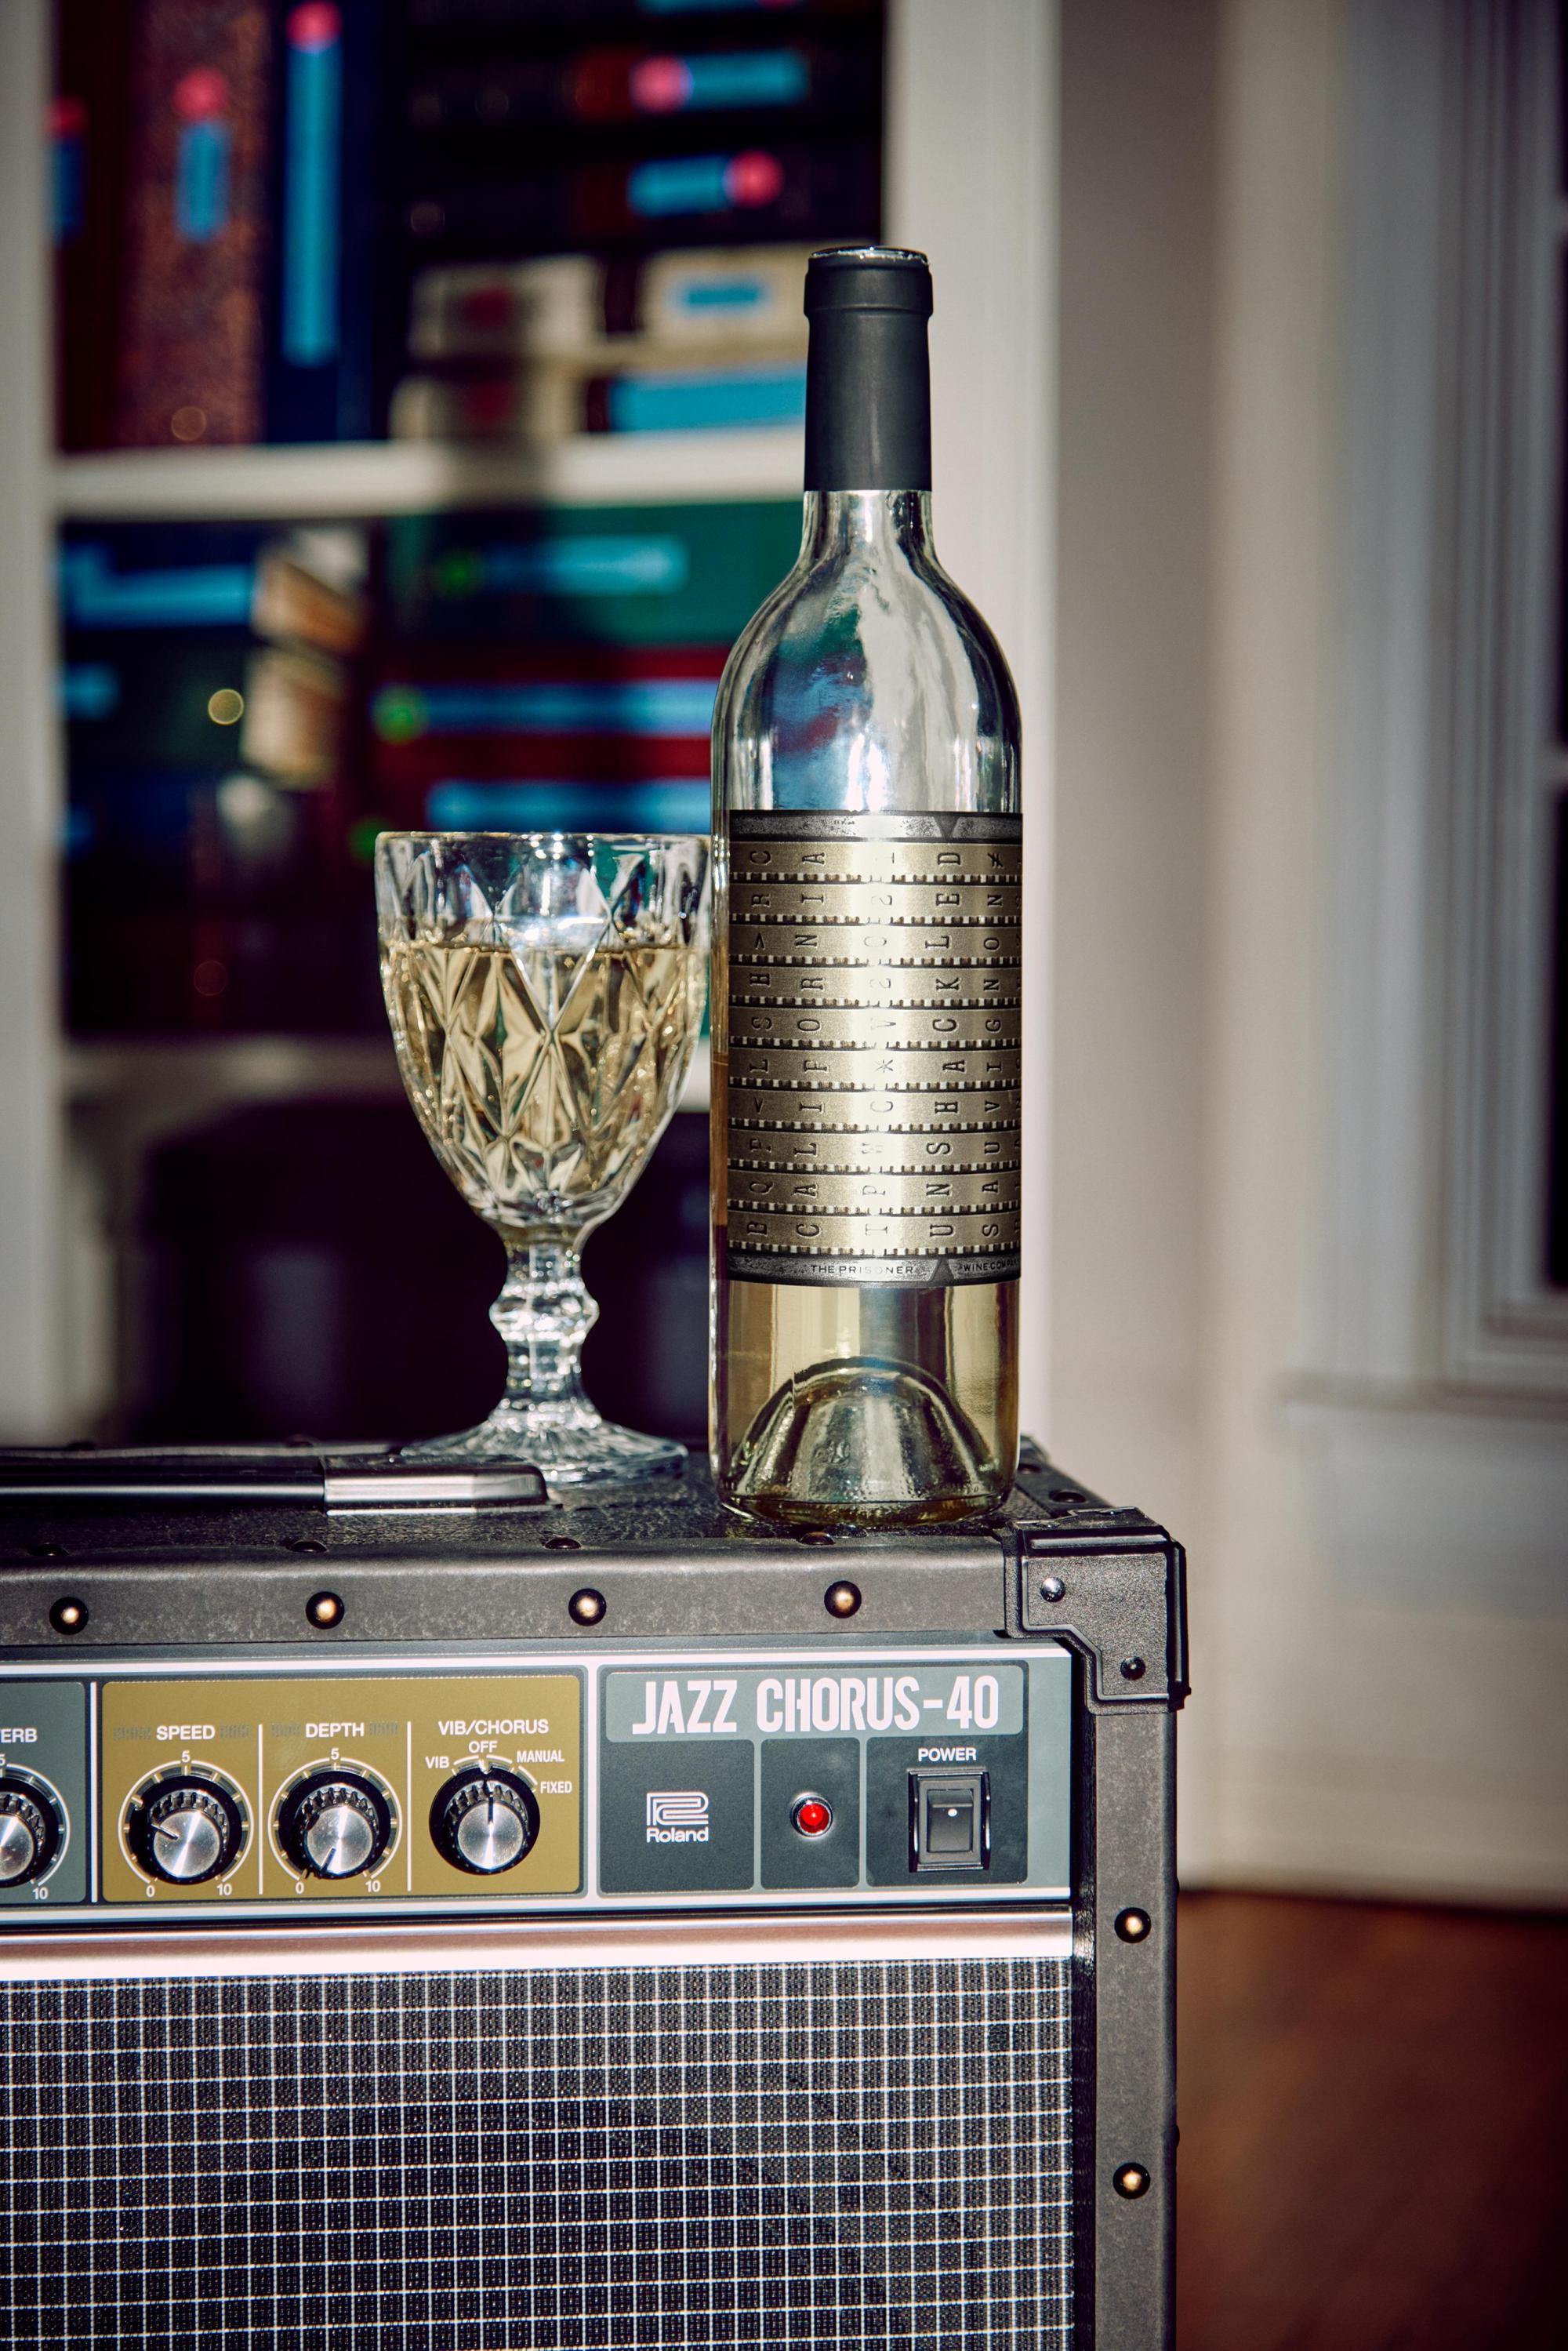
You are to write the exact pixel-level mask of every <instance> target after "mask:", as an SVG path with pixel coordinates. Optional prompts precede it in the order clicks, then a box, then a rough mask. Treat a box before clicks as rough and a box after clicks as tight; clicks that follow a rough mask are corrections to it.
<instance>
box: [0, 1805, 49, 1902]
mask: <svg viewBox="0 0 1568 2351" xmlns="http://www.w3.org/2000/svg"><path fill="white" fill-rule="evenodd" d="M49 1842H50V1839H49V1831H48V1823H47V1821H46V1820H45V1818H44V1815H43V1813H42V1811H41V1810H40V1809H39V1807H38V1805H37V1803H36V1802H34V1800H33V1798H32V1797H31V1796H30V1795H28V1794H26V1793H25V1792H23V1790H22V1789H20V1788H6V1789H4V1790H0V1886H19V1885H22V1884H23V1883H25V1882H26V1879H27V1878H29V1877H32V1876H36V1875H37V1872H38V1871H39V1870H40V1869H41V1868H42V1867H43V1866H44V1863H45V1860H46V1858H47V1850H48V1845H49Z"/></svg>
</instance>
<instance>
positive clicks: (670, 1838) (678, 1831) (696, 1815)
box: [647, 1788, 708, 1844]
mask: <svg viewBox="0 0 1568 2351" xmlns="http://www.w3.org/2000/svg"><path fill="white" fill-rule="evenodd" d="M647 1823H648V1843H649V1844H706V1843H707V1840H708V1816H707V1790H706V1788H650V1790H649V1791H648V1811H647Z"/></svg>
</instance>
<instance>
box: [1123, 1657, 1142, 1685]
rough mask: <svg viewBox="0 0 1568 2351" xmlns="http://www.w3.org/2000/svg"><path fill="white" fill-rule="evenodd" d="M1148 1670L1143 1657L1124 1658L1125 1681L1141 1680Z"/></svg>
mask: <svg viewBox="0 0 1568 2351" xmlns="http://www.w3.org/2000/svg"><path fill="white" fill-rule="evenodd" d="M1147 1672H1148V1667H1147V1666H1145V1663H1144V1661H1143V1659H1142V1657H1124V1658H1123V1660H1122V1679H1123V1680H1124V1682H1141V1681H1142V1680H1143V1678H1144V1676H1145V1674H1146V1673H1147Z"/></svg>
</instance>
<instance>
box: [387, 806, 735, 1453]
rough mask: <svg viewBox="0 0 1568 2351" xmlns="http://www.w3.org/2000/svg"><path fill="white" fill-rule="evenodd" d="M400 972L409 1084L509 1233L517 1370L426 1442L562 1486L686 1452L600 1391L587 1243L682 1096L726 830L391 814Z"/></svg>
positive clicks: (425, 1116)
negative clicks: (529, 829) (678, 831)
mask: <svg viewBox="0 0 1568 2351" xmlns="http://www.w3.org/2000/svg"><path fill="white" fill-rule="evenodd" d="M376 892H377V907H378V916H379V922H380V927H381V940H382V987H383V988H384V991H385V995H386V1002H387V1011H388V1016H389V1018H390V1019H391V1022H392V1036H393V1040H394V1041H395V1043H396V1047H397V1054H398V1062H399V1067H400V1068H401V1070H402V1079H403V1083H404V1085H405V1086H406V1088H407V1090H408V1094H409V1099H410V1101H411V1102H412V1103H413V1108H414V1111H415V1113H416V1114H417V1116H418V1118H419V1122H420V1124H421V1125H422V1126H423V1129H424V1132H425V1134H426V1136H427V1138H428V1140H429V1142H430V1144H431V1146H432V1148H433V1149H434V1152H435V1155H436V1157H437V1158H438V1159H439V1160H440V1162H441V1165H443V1167H444V1169H445V1170H446V1173H447V1174H448V1175H450V1176H451V1178H452V1180H453V1182H454V1183H455V1185H456V1186H457V1188H458V1190H459V1191H460V1192H461V1193H462V1194H463V1196H464V1198H465V1200H466V1201H467V1202H468V1205H469V1206H470V1207H472V1208H473V1209H474V1210H475V1211H476V1214H477V1215H479V1216H481V1217H484V1219H485V1221H486V1223H487V1224H489V1225H492V1226H493V1227H494V1228H495V1229H496V1230H497V1233H499V1235H500V1237H501V1238H502V1240H503V1241H504V1242H505V1243H506V1246H507V1280H506V1283H505V1285H504V1286H503V1288H502V1290H501V1294H500V1296H499V1298H498V1299H497V1301H496V1304H495V1306H494V1307H493V1308H492V1310H491V1319H492V1321H493V1322H495V1324H496V1327H497V1330H498V1331H499V1332H500V1333H501V1336H502V1338H503V1339H504V1340H505V1342H506V1344H507V1386H506V1390H505V1393H504V1394H503V1395H502V1397H501V1400H500V1402H499V1403H498V1404H497V1407H496V1409H495V1411H494V1412H493V1413H492V1414H491V1416H490V1417H489V1419H488V1420H486V1421H485V1422H484V1423H483V1424H482V1425H481V1426H479V1427H477V1428H475V1429H469V1430H467V1431H465V1432H464V1433H463V1434H462V1435H460V1436H456V1437H441V1438H436V1439H434V1440H432V1441H431V1442H429V1443H426V1444H423V1445H419V1446H413V1447H407V1448H405V1458H422V1459H443V1460H448V1459H463V1460H484V1461H497V1460H507V1461H525V1460H526V1461H529V1462H532V1463H533V1464H534V1465H535V1466H536V1467H537V1468H538V1469H540V1470H541V1471H542V1472H543V1474H544V1477H545V1479H546V1482H547V1484H548V1485H549V1486H551V1487H573V1488H575V1487H580V1486H582V1485H586V1484H592V1483H623V1482H625V1481H626V1480H628V1479H635V1478H640V1477H645V1476H649V1475H653V1474H657V1473H659V1472H661V1471H664V1470H668V1469H670V1468H675V1467H677V1466H678V1465H679V1462H680V1461H681V1459H682V1458H683V1455H682V1448H681V1447H679V1446H678V1445H674V1444H673V1443H671V1442H670V1441H669V1440H667V1439H665V1438H662V1437H644V1436H641V1435H639V1434H637V1433H636V1432H634V1431H632V1430H630V1429H622V1428H617V1427H614V1426H611V1425H610V1424H609V1423H607V1422H605V1421H604V1420H602V1419H601V1417H600V1416H599V1414H598V1413H597V1412H596V1411H595V1410H594V1408H593V1406H592V1405H591V1404H590V1402H589V1401H588V1398H587V1396H586V1395H584V1393H583V1390H582V1384H581V1377H580V1354H581V1349H582V1343H583V1340H584V1338H585V1337H586V1336H587V1333H588V1332H589V1330H590V1328H591V1324H592V1322H593V1320H594V1317H595V1315H596V1313H597V1311H598V1309H597V1308H596V1307H595V1305H594V1303H593V1301H592V1300H591V1298H590V1296H589V1294H588V1292H587V1290H586V1289H585V1288H584V1286H583V1281H582V1274H581V1266H580V1251H581V1248H582V1243H583V1241H584V1239H585V1238H586V1237H587V1235H588V1233H589V1232H590V1231H591V1229H592V1228H593V1227H594V1226H595V1225H597V1224H599V1223H601V1222H602V1220H603V1219H604V1218H605V1217H608V1216H609V1215H610V1214H611V1212H612V1210H613V1209H614V1208H615V1207H618V1205H619V1204H620V1202H621V1200H622V1198H623V1196H624V1195H625V1193H626V1192H627V1190H628V1189H629V1188H630V1186H631V1185H632V1181H633V1180H634V1178H635V1177H636V1175H638V1174H639V1172H640V1171H641V1169H642V1168H643V1165H644V1164H645V1162H646V1160H647V1158H648V1155H649V1154H650V1152H651V1151H652V1150H653V1145H654V1144H655V1143H656V1142H657V1141H658V1138H659V1136H660V1135H661V1134H663V1132H664V1127H665V1125H666V1124H667V1123H668V1121H669V1118H670V1115H671V1113H672V1112H673V1111H674V1107H675V1103H676V1102H677V1101H678V1100H679V1096H680V1090H681V1087H682V1084H683V1082H684V1081H685V1074H686V1071H687V1068H688V1066H689V1064H690V1061H691V1056H692V1050H693V1048H694V1046H695V1042H696V1039H697V1035H698V1032H699V1029H700V1028H701V1025H702V1018H703V1012H704V1008H705V1005H706V993H707V967H706V946H707V934H706V912H707V844H706V841H703V840H702V839H700V838H699V837H695V836H663V835H649V836H630V835H620V834H561V833H543V834H507V833H488V834H472V835H461V836H460V835H455V834H446V833H387V834H383V835H382V839H381V841H379V842H378V844H377V851H376Z"/></svg>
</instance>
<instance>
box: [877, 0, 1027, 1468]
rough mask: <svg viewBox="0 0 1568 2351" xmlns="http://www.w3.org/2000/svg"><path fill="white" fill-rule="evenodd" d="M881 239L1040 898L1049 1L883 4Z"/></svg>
mask: <svg viewBox="0 0 1568 2351" xmlns="http://www.w3.org/2000/svg"><path fill="white" fill-rule="evenodd" d="M887 98H888V122H889V133H890V136H889V152H888V159H887V221H886V231H887V235H888V237H889V239H890V241H891V242H892V243H894V244H897V245H910V246H915V247H916V248H917V249H918V250H919V251H921V252H924V253H926V254H928V255H929V256H930V257H931V270H932V279H933V284H934V287H935V289H936V315H935V317H934V319H933V320H932V326H931V406H932V464H933V470H934V474H935V496H934V510H935V518H936V549H937V553H938V555H939V557H940V558H941V560H942V562H943V563H944V565H945V566H946V569H947V570H948V571H950V572H951V573H952V575H953V577H954V579H955V580H957V582H958V584H959V586H960V587H961V588H963V589H964V590H965V591H966V592H967V594H968V595H970V596H972V597H973V598H974V600H975V601H976V603H977V605H978V606H979V608H980V610H981V611H982V612H983V613H984V614H985V616H986V619H987V620H988V622H989V623H990V625H991V627H992V628H993V629H994V630H995V632H996V634H997V637H998V641H999V643H1000V644H1001V646H1002V650H1003V652H1004V653H1006V654H1007V657H1008V661H1009V665H1010V667H1011V669H1012V673H1013V676H1014V678H1015V680H1016V681H1017V684H1018V689H1019V704H1020V705H1021V709H1022V714H1023V752H1024V758H1023V766H1024V895H1025V903H1026V904H1028V905H1030V906H1033V907H1036V908H1040V909H1041V910H1043V909H1045V908H1046V907H1048V906H1049V905H1050V904H1051V840H1052V792H1053V778H1052V760H1051V752H1052V745H1053V739H1054V726H1053V712H1052V691H1053V681H1052V674H1051V672H1052V653H1053V632H1052V616H1051V580H1052V556H1053V549H1052V514H1051V490H1052V471H1051V436H1052V432H1053V424H1054V420H1053V415H1052V409H1053V399H1052V392H1053V385H1054V362H1055V350H1054V339H1053V332H1052V329H1053V324H1054V319H1055V310H1056V302H1055V290H1056V289H1055V267H1056V172H1057V156H1056V7H1055V0H893V6H892V9H891V12H890V16H889V67H888V89H887ZM1023 982H1024V1006H1025V1029H1024V1053H1023V1124H1024V1139H1025V1155H1024V1182H1023V1222H1024V1246H1023V1312H1022V1323H1023V1328H1022V1332H1021V1346H1020V1353H1021V1366H1020V1368H1021V1383H1020V1384H1021V1398H1020V1401H1021V1405H1022V1413H1023V1426H1024V1427H1025V1428H1026V1429H1028V1430H1030V1431H1039V1430H1040V1429H1042V1428H1043V1427H1044V1426H1045V1423H1046V1416H1047V1410H1048V1404H1049V1396H1048V1381H1049V1375H1050V1352H1049V1345H1048V1339H1047V1332H1048V1323H1049V1315H1050V1299H1049V1280H1050V1271H1051V1259H1050V1249H1049V1225H1048V1217H1049V1198H1048V1185H1049V1181H1050V1174H1051V1150H1050V1135H1049V1126H1048V1109H1049V1102H1050V1070H1049V1065H1048V1051H1049V1044H1050V1037H1051V1028H1050V1021H1049V1018H1048V1003H1049V990H1050V987H1051V963H1050V955H1049V935H1048V929H1047V925H1045V923H1044V922H1037V923H1036V924H1034V925H1030V929H1029V931H1028V933H1027V934H1026V936H1025V941H1024V972H1023Z"/></svg>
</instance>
